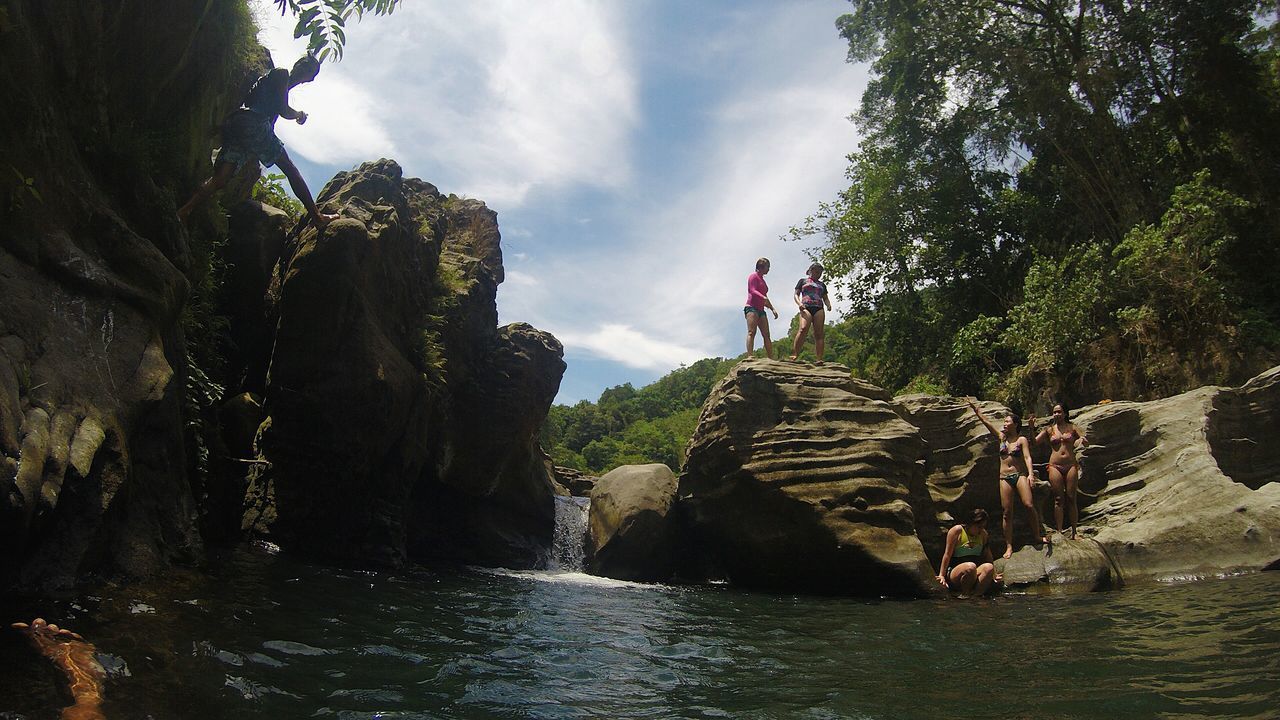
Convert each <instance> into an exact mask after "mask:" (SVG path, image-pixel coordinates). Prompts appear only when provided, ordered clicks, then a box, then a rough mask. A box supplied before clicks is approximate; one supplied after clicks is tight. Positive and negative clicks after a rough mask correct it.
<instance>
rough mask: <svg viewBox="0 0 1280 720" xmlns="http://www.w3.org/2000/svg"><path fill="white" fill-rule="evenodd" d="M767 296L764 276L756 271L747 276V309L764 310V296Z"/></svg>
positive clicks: (767, 290)
mask: <svg viewBox="0 0 1280 720" xmlns="http://www.w3.org/2000/svg"><path fill="white" fill-rule="evenodd" d="M768 294H769V286H768V285H767V284H766V283H765V281H764V276H763V275H761V274H760V273H759V272H758V271H757V272H753V273H751V274H750V275H748V276H747V302H746V305H747V306H748V307H753V308H755V309H757V310H763V309H764V301H765V295H768Z"/></svg>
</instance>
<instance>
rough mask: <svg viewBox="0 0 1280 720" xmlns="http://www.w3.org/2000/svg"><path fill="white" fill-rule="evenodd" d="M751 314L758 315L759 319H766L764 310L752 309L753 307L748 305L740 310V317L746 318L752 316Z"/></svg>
mask: <svg viewBox="0 0 1280 720" xmlns="http://www.w3.org/2000/svg"><path fill="white" fill-rule="evenodd" d="M753 313H754V314H756V315H759V316H760V317H766V316H765V314H764V308H753V307H751V306H750V305H748V306H746V307H744V308H742V316H743V317H746V316H747V315H751V314H753ZM766 319H767V318H766Z"/></svg>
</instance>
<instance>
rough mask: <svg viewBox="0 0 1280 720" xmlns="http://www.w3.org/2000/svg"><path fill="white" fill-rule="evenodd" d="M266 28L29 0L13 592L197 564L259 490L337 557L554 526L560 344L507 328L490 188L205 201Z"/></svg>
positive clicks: (237, 522) (9, 250) (395, 556)
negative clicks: (189, 202) (544, 435)
mask: <svg viewBox="0 0 1280 720" xmlns="http://www.w3.org/2000/svg"><path fill="white" fill-rule="evenodd" d="M255 32H256V28H255V27H254V25H253V21H252V18H251V16H250V14H249V12H248V8H247V5H246V3H245V2H244V1H243V0H222V1H209V0H198V1H196V0H174V1H172V2H164V3H154V2H148V3H136V2H105V1H101V0H0V68H2V70H0V91H3V92H4V95H5V102H4V103H3V104H0V213H2V217H0V542H3V546H2V547H3V551H2V552H0V591H2V590H5V589H10V588H14V587H26V588H51V587H59V586H68V585H71V584H74V583H77V582H80V581H84V580H86V579H92V578H95V577H125V578H127V577H133V576H141V575H145V574H148V573H152V572H155V571H157V570H160V569H162V568H164V567H166V566H167V565H169V564H170V563H172V562H174V561H183V560H194V559H197V558H199V557H200V553H201V551H202V549H203V548H204V547H206V546H207V545H208V544H210V543H221V542H235V541H238V540H240V539H241V538H242V537H243V534H242V533H241V517H240V514H241V509H242V507H243V504H244V497H245V496H244V491H245V489H246V487H249V488H250V490H251V491H253V492H255V493H256V494H255V495H253V498H254V499H255V501H256V502H255V503H254V504H253V506H252V507H253V510H254V513H251V517H250V521H249V522H248V523H247V524H248V525H250V526H252V527H253V528H255V529H257V530H261V529H263V528H266V529H268V531H269V532H271V534H272V536H273V538H275V539H277V540H278V541H279V542H280V543H281V544H282V545H284V546H285V547H286V549H298V550H305V551H309V552H312V553H314V554H317V555H320V556H322V557H325V558H336V559H340V560H343V561H350V562H379V563H397V562H400V561H401V560H403V559H404V558H406V557H408V556H409V555H410V553H411V552H412V554H415V555H421V556H423V557H432V558H435V557H443V558H447V559H457V560H466V561H476V560H481V561H482V560H484V559H489V560H491V561H494V562H507V563H512V564H525V565H531V564H534V563H536V562H537V561H538V556H539V554H540V552H541V548H542V545H543V543H544V536H545V542H546V543H549V541H550V534H551V528H550V523H551V519H550V518H551V505H552V503H551V497H550V495H551V492H552V490H551V489H550V479H549V478H550V470H549V468H546V467H545V465H546V463H545V462H544V461H543V459H542V455H541V452H540V450H538V449H537V447H536V443H535V442H534V441H533V439H532V438H533V436H534V430H535V429H536V427H537V424H538V423H540V422H541V419H542V417H543V415H545V412H546V408H547V405H548V404H549V403H550V399H551V397H553V396H554V395H555V391H556V388H557V387H558V384H559V377H560V372H561V371H562V369H563V363H562V361H561V360H560V357H559V354H560V348H559V344H558V343H556V342H555V340H554V338H551V337H550V336H547V335H545V334H544V333H539V332H537V331H535V330H533V329H532V328H527V326H526V327H523V328H522V327H514V328H507V329H501V330H500V329H499V328H497V327H496V310H495V309H494V305H493V298H494V293H495V292H496V287H497V284H498V283H499V282H501V280H502V276H501V254H500V251H499V250H498V232H497V224H496V219H495V218H494V216H493V213H492V212H491V211H488V210H487V208H484V206H483V204H482V203H479V202H475V201H467V202H463V201H458V200H456V199H452V200H451V199H450V198H447V197H445V196H443V195H441V194H440V193H438V192H436V191H435V189H434V188H432V187H430V186H429V185H427V184H426V183H422V182H421V181H411V180H404V179H402V178H401V177H400V173H399V168H398V167H395V166H394V163H379V164H375V165H373V166H370V167H368V168H363V169H362V170H360V171H357V172H356V173H352V174H349V175H347V176H345V177H340V178H339V179H338V180H337V181H336V183H335V184H331V185H330V188H329V190H327V191H326V192H325V193H324V194H322V198H323V199H324V200H325V201H326V202H330V203H331V205H332V207H333V208H334V210H340V211H341V212H342V213H343V214H344V219H343V220H341V221H339V222H337V223H335V224H334V226H333V227H332V228H331V229H330V230H329V231H327V232H326V233H325V234H323V235H317V234H316V233H315V232H314V231H311V230H308V231H307V232H305V233H302V234H301V235H300V236H297V235H294V236H290V237H289V238H288V239H287V241H286V230H287V229H288V226H290V225H291V223H289V222H287V219H286V218H284V217H283V216H282V215H280V214H279V213H273V212H272V211H271V210H270V209H269V208H264V207H262V206H256V205H254V204H252V203H250V204H248V205H245V206H242V207H241V208H239V209H238V210H237V211H236V212H234V213H233V214H232V222H231V224H230V226H228V224H227V222H226V221H225V219H224V217H225V216H224V215H223V214H222V213H221V211H218V210H217V209H216V207H215V208H210V210H209V212H208V213H207V214H206V215H205V216H202V217H197V218H194V221H193V223H192V229H191V230H186V229H184V228H183V227H181V226H180V225H179V223H178V221H177V219H176V216H175V208H176V206H177V205H178V204H180V203H181V202H182V201H183V200H185V198H186V197H187V196H189V194H190V193H191V191H192V190H193V189H194V188H195V186H196V184H197V183H198V182H200V181H201V180H202V179H203V178H204V177H207V175H208V173H209V171H210V162H209V156H210V151H211V150H212V148H213V147H214V146H215V145H216V142H217V141H216V129H217V126H218V123H219V122H220V120H221V118H222V117H223V116H224V115H225V114H226V112H227V111H228V110H230V109H231V108H232V107H233V106H234V105H235V103H236V102H237V101H238V100H239V98H240V96H241V94H242V93H243V91H244V89H245V86H246V84H247V82H249V81H251V80H252V79H253V78H254V77H255V76H256V75H257V73H259V72H260V71H261V70H262V69H263V68H264V67H266V66H268V64H269V63H270V60H269V58H267V56H266V54H265V52H264V51H263V50H262V49H261V48H260V47H258V46H257V44H256V42H255V41H254V35H255ZM234 196H235V194H234V193H233V192H232V193H224V204H227V205H234V204H235V202H234ZM442 257H443V258H445V260H443V261H442V260H441V258H442ZM214 268H222V270H220V271H216V272H215V271H214ZM477 298H478V299H477ZM308 313H312V314H308ZM353 313H354V314H353ZM361 313H363V315H362V314H361ZM363 320H371V322H369V323H363ZM280 353H283V354H280ZM326 402H327V403H329V404H328V405H325V403H326ZM522 403H523V404H522ZM335 409H340V410H341V411H342V412H344V413H346V414H345V415H343V416H337V415H334V414H332V413H331V412H330V411H331V410H335ZM260 424H261V425H262V428H261V432H259V425H260ZM530 424H532V427H531V428H526V427H525V426H526V425H530ZM477 430H478V431H491V432H490V433H489V434H485V433H484V432H481V433H480V434H479V435H476V434H475V431H477ZM498 433H501V434H502V437H501V442H497V443H495V444H491V443H489V441H488V439H489V438H493V437H495V436H496V434H498ZM255 438H257V439H258V440H260V441H261V442H260V443H257V444H255ZM472 460H477V461H483V462H479V463H478V464H477V465H476V468H477V471H476V472H472V471H471V470H470V468H471V465H469V463H471V462H472ZM263 499H271V502H263ZM264 508H266V509H268V512H267V515H266V516H262V515H260V514H258V513H257V511H259V510H262V509H264ZM268 518H275V519H276V520H275V522H274V523H273V522H269V521H268ZM433 523H434V524H433ZM410 548H414V549H415V550H414V551H411V550H410Z"/></svg>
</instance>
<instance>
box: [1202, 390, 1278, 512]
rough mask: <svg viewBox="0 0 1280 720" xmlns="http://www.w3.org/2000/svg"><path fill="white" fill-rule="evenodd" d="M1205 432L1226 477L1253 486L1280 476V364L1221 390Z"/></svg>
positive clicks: (1216, 397) (1257, 487)
mask: <svg viewBox="0 0 1280 720" xmlns="http://www.w3.org/2000/svg"><path fill="white" fill-rule="evenodd" d="M1205 434H1206V435H1207V436H1208V439H1209V446H1210V447H1211V448H1212V451H1213V457H1214V458H1215V459H1216V460H1217V461H1218V467H1219V468H1221V469H1222V472H1223V474H1225V475H1226V476H1227V477H1229V478H1231V479H1232V480H1234V481H1236V482H1238V483H1240V484H1241V485H1244V486H1245V487H1248V488H1251V489H1253V490H1257V489H1259V488H1261V487H1262V486H1263V485H1265V484H1267V483H1270V482H1276V481H1277V480H1280V368H1277V369H1274V370H1272V371H1269V372H1266V373H1263V374H1262V375H1259V376H1258V377H1256V378H1254V379H1252V380H1250V381H1249V382H1248V383H1246V384H1245V385H1244V386H1243V387H1240V388H1239V389H1235V390H1224V391H1222V392H1221V393H1218V395H1217V396H1215V397H1214V399H1213V410H1212V411H1211V412H1210V413H1209V417H1208V423H1207V424H1206V426H1205Z"/></svg>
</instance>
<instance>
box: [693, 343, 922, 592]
mask: <svg viewBox="0 0 1280 720" xmlns="http://www.w3.org/2000/svg"><path fill="white" fill-rule="evenodd" d="M890 400H891V398H890V397H889V395H888V393H886V392H885V391H883V390H881V389H879V388H876V387H873V386H870V385H868V384H866V383H863V382H861V381H858V380H855V379H853V378H851V377H850V375H849V372H848V370H847V369H845V368H842V367H839V366H836V365H819V366H813V365H804V364H795V363H779V362H774V361H770V360H754V359H753V360H746V361H744V362H742V363H740V364H739V365H738V366H737V367H736V368H734V370H733V371H731V372H730V373H729V375H728V377H726V378H725V380H724V381H723V382H721V384H720V385H718V386H717V387H716V388H715V389H714V390H713V391H712V392H711V395H710V396H709V397H708V398H707V403H706V405H705V406H704V408H703V412H702V416H701V419H700V421H699V425H698V429H697V431H696V432H695V433H694V435H693V438H692V439H691V440H690V443H689V451H688V458H689V459H688V463H687V464H686V466H685V470H684V473H683V474H682V475H681V476H680V483H679V496H680V502H681V504H682V505H683V506H684V511H685V513H686V517H687V523H688V526H689V532H690V542H691V544H692V547H693V548H695V549H696V551H697V552H699V553H701V555H702V558H701V562H702V563H705V564H706V565H707V566H710V567H713V568H717V569H718V570H719V571H721V572H723V573H724V575H725V576H727V577H728V579H729V580H730V581H731V582H734V583H735V584H740V585H744V586H748V587H759V588H769V589H779V590H788V591H796V590H800V591H810V592H840V593H855V594H884V593H893V594H913V595H918V594H924V593H927V592H930V591H931V584H930V580H931V577H932V571H931V569H930V567H929V560H928V558H927V557H926V555H925V550H924V547H923V546H922V545H921V543H920V539H919V534H918V531H917V524H918V520H919V518H924V519H926V520H927V519H929V518H931V515H932V508H931V501H930V499H929V496H928V492H927V491H926V489H925V484H924V473H923V457H924V451H925V447H924V442H923V439H922V438H921V436H920V433H919V431H918V430H917V429H916V428H915V427H914V426H912V425H910V424H909V423H907V422H906V421H904V420H903V419H902V417H900V416H899V415H898V413H897V411H896V409H895V408H894V406H893V405H892V403H891V402H890Z"/></svg>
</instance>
